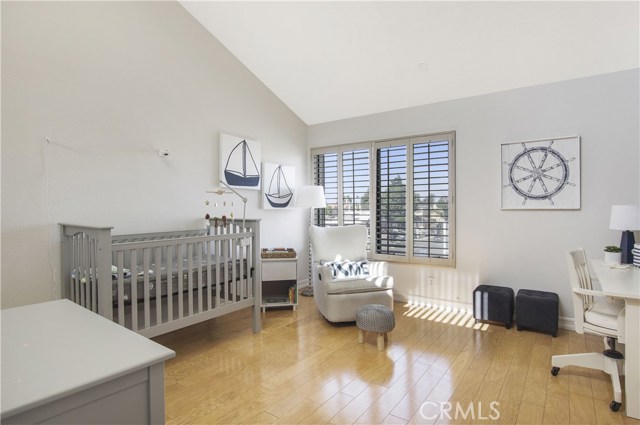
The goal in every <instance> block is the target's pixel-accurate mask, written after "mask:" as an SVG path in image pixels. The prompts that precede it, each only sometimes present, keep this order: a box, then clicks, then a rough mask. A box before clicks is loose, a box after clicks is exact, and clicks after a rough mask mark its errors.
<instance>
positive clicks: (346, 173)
mask: <svg viewBox="0 0 640 425" xmlns="http://www.w3.org/2000/svg"><path fill="white" fill-rule="evenodd" d="M369 216H370V213H369V150H368V149H360V150H354V151H347V152H343V153H342V223H343V224H344V225H349V224H363V225H365V226H367V227H369Z"/></svg>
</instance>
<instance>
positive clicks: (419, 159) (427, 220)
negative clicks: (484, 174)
mask: <svg viewBox="0 0 640 425" xmlns="http://www.w3.org/2000/svg"><path fill="white" fill-rule="evenodd" d="M413 255H414V256H416V257H423V258H427V257H428V258H445V259H446V258H449V142H448V141H447V140H444V141H435V142H433V141H432V142H425V143H416V144H414V145H413Z"/></svg>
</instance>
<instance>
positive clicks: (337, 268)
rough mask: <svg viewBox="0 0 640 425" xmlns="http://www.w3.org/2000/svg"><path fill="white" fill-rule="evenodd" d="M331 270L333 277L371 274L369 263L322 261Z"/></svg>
mask: <svg viewBox="0 0 640 425" xmlns="http://www.w3.org/2000/svg"><path fill="white" fill-rule="evenodd" d="M322 265H323V266H325V267H328V268H329V269H330V270H331V274H332V275H333V277H349V276H361V275H368V274H369V263H367V261H366V260H360V261H349V260H346V261H328V262H325V263H322Z"/></svg>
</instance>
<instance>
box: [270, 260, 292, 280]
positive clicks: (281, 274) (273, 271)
mask: <svg viewBox="0 0 640 425" xmlns="http://www.w3.org/2000/svg"><path fill="white" fill-rule="evenodd" d="M296 279H297V261H295V260H294V261H282V260H279V261H265V260H262V280H263V281H265V280H296Z"/></svg>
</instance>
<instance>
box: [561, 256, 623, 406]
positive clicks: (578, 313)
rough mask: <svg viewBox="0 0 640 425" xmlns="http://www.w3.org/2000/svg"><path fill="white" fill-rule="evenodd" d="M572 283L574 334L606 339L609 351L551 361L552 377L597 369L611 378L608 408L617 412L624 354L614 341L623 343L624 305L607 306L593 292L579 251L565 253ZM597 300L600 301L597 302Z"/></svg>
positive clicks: (620, 401)
mask: <svg viewBox="0 0 640 425" xmlns="http://www.w3.org/2000/svg"><path fill="white" fill-rule="evenodd" d="M566 257H567V262H568V266H569V281H570V282H571V290H572V292H573V293H572V298H573V311H574V315H575V325H576V332H578V333H579V334H583V333H585V331H586V332H587V333H591V334H595V335H601V336H604V337H605V346H607V347H608V348H607V349H606V350H604V351H603V352H602V353H582V354H564V355H558V356H553V357H552V358H551V366H552V368H551V374H552V375H553V376H556V375H557V374H558V372H559V371H560V368H561V367H564V366H580V367H586V368H590V369H598V370H601V371H603V372H605V373H608V374H609V375H610V376H611V384H612V385H613V401H612V402H611V404H610V405H609V408H610V409H611V410H612V411H614V412H617V411H618V410H619V409H620V406H622V389H621V387H620V371H622V370H624V364H623V362H624V360H622V359H623V358H624V356H623V354H622V353H621V352H619V351H617V350H616V349H615V341H616V338H619V339H620V342H624V304H618V303H615V302H609V301H608V300H607V299H606V298H604V295H603V294H602V292H600V291H598V290H594V289H593V284H592V282H593V281H592V279H591V275H590V274H589V267H588V265H587V257H586V255H585V253H584V250H583V249H582V248H579V249H577V250H575V251H570V252H567V253H566ZM596 297H601V298H600V299H599V298H596Z"/></svg>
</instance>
